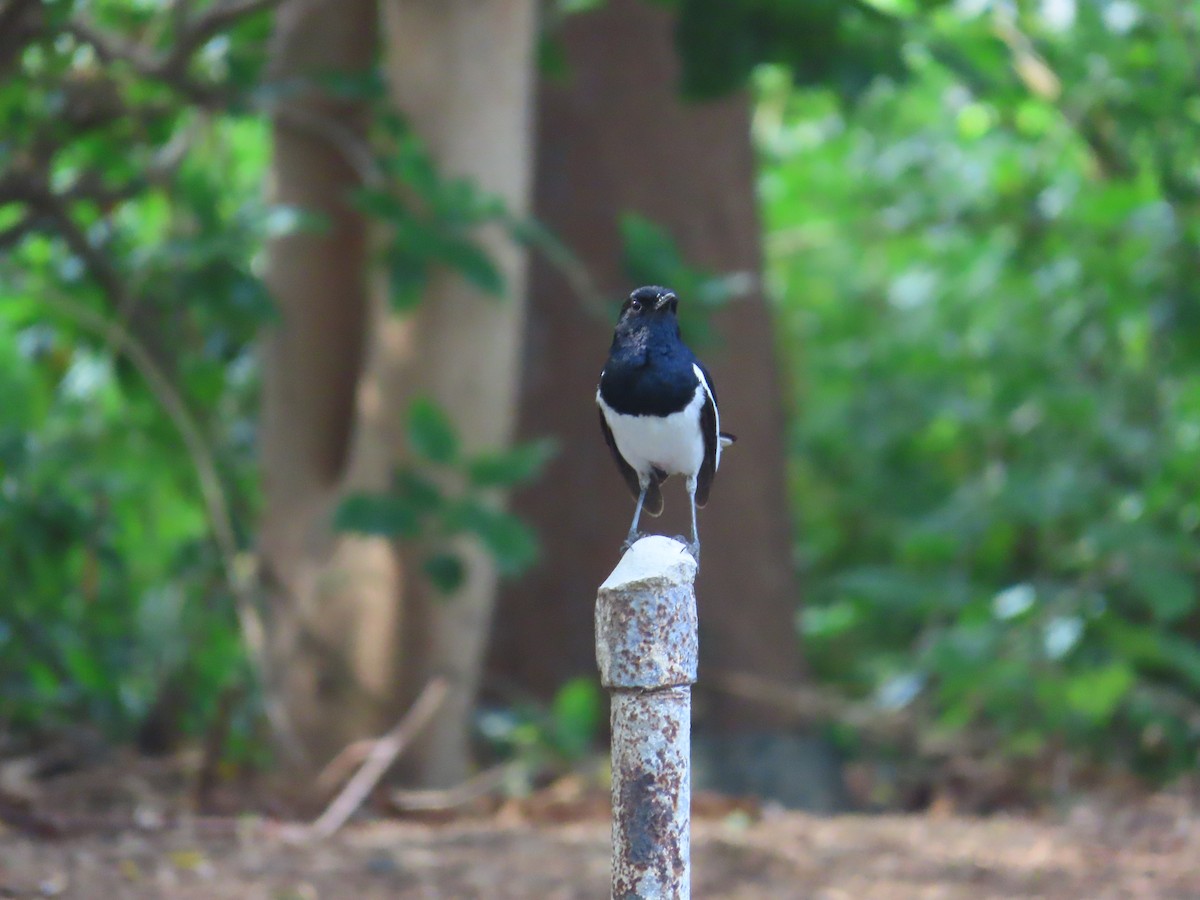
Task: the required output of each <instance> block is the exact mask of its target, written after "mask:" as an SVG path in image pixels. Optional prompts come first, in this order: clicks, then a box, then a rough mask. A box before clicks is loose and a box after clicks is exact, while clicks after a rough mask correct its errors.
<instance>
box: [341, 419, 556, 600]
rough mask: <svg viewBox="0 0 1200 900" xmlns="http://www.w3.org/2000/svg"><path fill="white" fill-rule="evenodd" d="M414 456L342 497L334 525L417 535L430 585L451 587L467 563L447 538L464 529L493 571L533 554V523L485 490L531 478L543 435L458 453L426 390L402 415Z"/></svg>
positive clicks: (548, 452)
mask: <svg viewBox="0 0 1200 900" xmlns="http://www.w3.org/2000/svg"><path fill="white" fill-rule="evenodd" d="M406 426H407V427H406V429H405V430H406V434H407V436H408V449H409V450H410V451H411V453H412V455H413V461H412V462H411V463H410V464H408V465H406V466H403V467H401V468H400V469H398V470H397V471H396V473H395V476H394V478H393V483H392V487H391V490H389V491H388V492H386V493H381V494H354V495H352V496H349V497H347V498H346V499H345V500H344V501H343V502H342V504H341V505H340V506H339V507H338V510H337V512H336V514H335V516H334V525H335V526H336V527H337V528H341V529H343V530H347V531H359V532H363V533H365V534H375V535H384V536H388V537H395V538H399V539H402V540H410V541H418V542H420V543H421V544H423V545H425V546H427V547H430V548H433V549H432V550H430V552H429V553H428V555H427V556H426V558H425V561H424V562H423V563H422V567H423V570H424V572H425V574H426V575H427V576H428V577H429V578H430V580H431V582H432V583H433V585H434V586H435V587H436V588H438V590H439V591H441V592H442V593H445V594H452V593H453V592H454V591H455V590H457V589H458V588H459V587H460V586H461V585H462V582H463V580H464V579H465V578H466V575H467V571H466V565H465V563H464V562H463V560H462V559H461V558H460V557H459V556H458V555H457V554H456V553H454V552H453V550H452V549H451V541H452V540H453V539H454V538H457V537H459V536H464V535H465V536H470V537H472V538H474V539H475V540H477V541H479V543H480V544H481V545H482V546H483V547H484V548H485V549H486V550H487V551H488V553H489V555H490V556H491V557H492V558H493V559H494V560H495V561H496V564H497V567H498V568H499V570H500V572H501V573H503V574H505V575H517V574H519V573H521V572H523V571H524V570H525V569H526V568H528V567H529V566H530V565H532V564H533V563H534V562H535V561H536V559H537V553H538V542H537V536H536V535H535V534H534V532H533V530H532V529H531V528H530V527H529V526H528V525H526V524H525V523H524V522H523V521H522V520H521V519H519V518H518V517H517V516H515V515H513V514H512V513H509V512H506V511H504V510H503V509H502V508H501V507H500V506H499V505H498V503H497V502H496V500H495V499H494V498H493V497H492V496H491V495H492V494H494V493H495V490H496V489H497V488H512V487H516V486H517V485H519V484H523V483H525V482H527V481H529V480H531V479H533V478H536V477H537V475H538V473H539V472H540V471H541V468H542V466H543V465H544V464H545V463H546V462H547V461H549V459H550V457H551V456H552V455H553V452H554V447H553V444H552V443H551V442H550V441H534V442H530V443H527V444H521V445H518V446H516V447H513V448H511V449H509V450H502V451H491V452H487V453H479V454H472V455H470V456H467V457H463V456H462V454H461V450H460V442H459V438H458V433H457V431H456V430H455V428H454V425H453V424H452V423H451V422H450V420H449V419H448V418H447V417H446V415H445V413H444V412H443V411H442V409H441V407H440V406H438V405H437V404H436V403H434V402H433V401H432V400H430V399H429V398H425V397H419V398H417V399H416V400H414V401H413V402H412V404H411V405H410V406H409V409H408V415H407V418H406Z"/></svg>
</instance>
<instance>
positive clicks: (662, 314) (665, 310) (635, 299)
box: [618, 285, 679, 325]
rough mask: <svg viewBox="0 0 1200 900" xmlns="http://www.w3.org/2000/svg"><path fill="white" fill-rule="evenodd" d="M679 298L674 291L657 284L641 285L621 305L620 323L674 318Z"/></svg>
mask: <svg viewBox="0 0 1200 900" xmlns="http://www.w3.org/2000/svg"><path fill="white" fill-rule="evenodd" d="M678 308H679V298H678V297H676V296H675V293H674V291H671V290H670V289H668V288H665V287H658V286H657V285H650V286H649V287H640V288H638V289H637V290H636V291H634V292H633V293H632V294H630V295H629V299H628V300H626V301H625V303H624V305H623V306H622V307H621V318H620V319H619V320H618V321H619V323H620V324H630V325H632V324H634V323H642V322H645V323H649V322H651V321H653V320H655V319H674V318H675V313H676V311H677V310H678Z"/></svg>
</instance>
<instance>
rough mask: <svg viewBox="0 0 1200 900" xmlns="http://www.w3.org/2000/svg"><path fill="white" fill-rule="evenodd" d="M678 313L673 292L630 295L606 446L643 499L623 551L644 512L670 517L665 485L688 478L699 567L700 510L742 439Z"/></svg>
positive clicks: (609, 377)
mask: <svg viewBox="0 0 1200 900" xmlns="http://www.w3.org/2000/svg"><path fill="white" fill-rule="evenodd" d="M678 310H679V298H678V297H676V296H675V293H674V292H673V291H671V290H669V289H668V288H665V287H659V286H657V285H649V286H647V287H640V288H638V289H637V290H635V291H634V292H633V293H631V294H630V295H629V299H627V300H626V301H625V302H624V304H623V305H622V306H621V313H620V317H619V318H618V320H617V326H616V329H615V330H614V332H613V339H612V346H611V347H610V348H609V353H608V360H607V361H606V362H605V363H604V368H603V369H602V370H601V372H600V383H599V384H598V385H597V387H596V404H597V406H598V407H599V409H600V430H601V431H602V432H603V433H604V441H605V443H607V444H608V449H609V450H610V451H611V452H612V457H613V459H614V460H615V461H616V464H617V468H618V469H619V470H620V472H621V476H622V477H623V478H624V479H625V484H626V485H628V487H629V490H630V491H631V492H632V493H633V496H634V497H636V498H637V506H636V507H635V509H634V512H633V523H632V524H631V525H630V526H629V534H628V536H627V537H626V540H625V543H624V545H623V549H628V548H629V547H631V546H632V545H633V544H634V542H636V541H637V540H638V538H640V537H641V535H640V534H639V533H638V530H637V529H638V523H639V521H640V520H641V516H642V513H643V512H645V513H647V514H649V515H651V516H658V515H660V514H661V513H662V511H663V497H662V491H661V489H660V485H661V484H662V482H663V481H665V480H666V479H667V478H669V477H670V476H672V475H682V476H684V478H685V479H686V484H687V493H688V499H689V500H690V501H691V507H692V539H691V541H690V542H686V543H685V546H686V548H687V550H688V552H689V553H690V554H691V555H692V557H693V558H694V559H695V560H696V562H697V563H699V561H700V535H699V533H698V531H697V528H696V509H697V507H699V508H701V509H703V508H704V505H705V504H706V503H707V502H708V494H709V491H710V490H711V488H712V483H713V476H714V475H716V472H717V469H718V468H719V467H720V465H721V451H722V450H723V449H724V448H726V447H728V446H729V445H730V444H732V443H733V442H734V441H735V440H737V438H736V437H734V436H733V435H732V434H728V433H726V432H723V431H721V415H720V412H718V410H717V391H716V388H715V387H714V386H713V380H712V376H711V375H709V373H708V369H706V368H705V367H704V363H702V362H700V360H699V359H697V358H696V354H694V353H693V352H692V351H691V349H690V348H689V347H688V346H687V344H685V343H684V342H683V337H682V335H681V334H680V331H679V319H678V317H677V313H678ZM680 540H681V541H682V538H680Z"/></svg>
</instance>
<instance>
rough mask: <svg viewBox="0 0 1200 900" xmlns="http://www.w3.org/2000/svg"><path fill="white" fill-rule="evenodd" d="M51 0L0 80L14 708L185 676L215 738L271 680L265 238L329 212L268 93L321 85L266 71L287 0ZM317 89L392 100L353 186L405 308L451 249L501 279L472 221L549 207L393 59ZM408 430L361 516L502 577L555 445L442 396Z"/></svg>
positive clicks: (177, 685) (0, 350)
mask: <svg viewBox="0 0 1200 900" xmlns="http://www.w3.org/2000/svg"><path fill="white" fill-rule="evenodd" d="M32 6H33V9H32V10H30V11H28V13H27V14H26V13H22V14H20V15H17V16H16V17H15V18H13V19H12V21H11V22H10V21H9V20H8V19H6V29H7V28H8V26H9V25H10V24H11V25H12V26H13V27H12V32H11V34H10V33H9V32H8V31H6V35H5V40H4V43H5V52H6V53H8V52H10V51H11V52H12V53H13V54H15V55H13V56H11V57H10V56H6V57H5V59H6V60H8V61H10V62H11V63H12V65H11V66H8V65H7V64H6V67H5V70H4V74H5V78H4V79H3V82H2V83H0V120H3V121H4V122H5V123H6V127H5V131H4V134H3V137H2V139H0V396H3V397H4V398H5V400H4V402H2V403H0V584H3V585H4V587H5V591H6V597H11V598H12V602H11V603H8V604H5V605H4V606H3V608H2V609H0V730H3V729H5V728H7V727H9V726H12V725H16V726H20V727H33V726H40V725H48V724H54V723H56V722H66V721H71V720H74V719H76V718H79V717H87V718H89V719H91V720H93V721H95V722H96V723H97V724H99V725H101V726H102V727H104V728H106V729H108V730H109V731H110V732H111V733H112V734H114V735H115V736H119V737H125V736H128V735H129V734H131V733H132V732H133V730H134V729H135V728H136V727H137V726H138V724H139V722H140V721H142V720H143V719H144V718H145V716H146V714H147V712H148V711H149V710H150V709H151V707H153V706H154V705H155V703H156V701H157V699H158V698H160V697H162V696H164V695H167V694H169V693H170V692H171V691H176V690H180V691H181V708H182V709H184V710H185V712H184V720H185V721H184V722H183V723H182V724H183V726H184V729H185V731H188V732H191V733H195V732H196V731H197V730H199V729H201V728H203V727H204V726H205V723H206V722H207V720H208V718H209V717H210V716H211V715H212V714H213V710H214V709H215V705H216V701H217V697H218V695H219V694H220V693H221V692H222V691H225V690H226V689H227V688H228V687H229V686H230V685H236V684H239V683H243V682H251V683H252V682H253V673H252V672H250V671H249V669H250V666H249V664H248V663H247V661H246V660H245V659H244V657H243V652H242V649H241V644H240V641H239V638H238V633H237V626H236V617H235V615H234V609H233V607H234V599H233V597H232V589H231V585H230V584H229V583H228V580H229V576H230V572H231V570H232V569H233V568H234V567H235V566H243V565H245V563H246V560H245V559H243V558H242V554H243V553H244V552H245V548H246V547H248V546H249V545H250V544H251V543H252V537H251V534H252V524H253V520H254V515H255V507H256V500H257V466H256V461H255V432H256V424H255V418H256V412H257V410H256V405H257V393H258V370H257V362H256V354H255V353H254V352H253V348H252V342H253V341H254V340H255V338H256V337H257V335H258V333H259V331H260V329H261V328H262V327H263V325H264V324H267V323H269V322H270V321H271V319H272V318H273V316H274V315H275V312H274V310H273V307H272V305H271V302H270V300H269V298H268V296H267V294H266V291H265V290H264V287H263V284H262V282H261V280H260V278H259V274H258V271H259V270H260V269H261V265H262V259H261V254H262V251H263V248H264V244H265V241H266V240H267V239H268V238H269V237H273V236H279V235H282V234H286V233H288V232H291V231H295V230H300V229H305V230H314V231H319V230H321V229H324V228H327V227H328V222H326V221H325V220H324V219H323V218H322V217H320V216H318V215H316V214H314V213H312V212H311V211H308V210H303V209H294V208H286V207H275V208H270V207H268V206H266V205H265V201H264V198H263V184H264V183H265V181H266V174H267V169H268V165H269V154H270V145H269V130H268V126H269V116H268V115H267V113H269V112H270V109H271V107H272V104H274V103H276V102H277V101H278V100H279V99H281V98H284V97H285V96H289V95H291V93H292V92H294V91H296V90H298V89H299V88H300V87H301V86H298V85H287V86H282V85H278V84H264V83H263V81H262V80H261V74H262V68H263V63H264V56H265V50H266V46H267V37H268V36H269V29H270V17H269V16H268V15H266V14H265V13H260V14H257V15H250V16H243V17H241V18H237V17H233V18H232V19H230V18H228V17H225V16H224V14H223V12H220V8H221V5H220V4H212V3H208V2H204V3H194V4H177V5H162V4H158V5H156V4H145V3H133V2H130V0H89V2H83V0H57V2H51V3H46V4H40V5H39V4H33V5H32ZM312 87H314V88H316V89H318V90H323V91H325V92H326V93H327V94H329V95H332V96H335V97H338V98H341V99H344V100H353V101H357V102H361V103H363V104H365V105H368V106H370V107H371V112H372V133H371V135H370V140H369V142H367V143H364V144H363V145H362V146H361V147H357V148H355V149H356V150H357V151H361V152H360V153H358V155H354V154H351V155H354V159H353V162H354V164H355V165H358V166H360V167H361V169H362V171H361V172H360V174H361V175H362V176H363V182H364V184H367V185H369V186H370V187H369V188H365V189H363V190H362V191H361V192H359V193H358V194H357V195H356V196H355V197H354V198H350V199H351V200H353V201H356V202H357V203H358V204H359V206H360V208H362V209H364V210H365V211H367V212H368V213H369V214H371V215H372V216H374V217H376V218H377V219H379V220H380V222H381V224H382V225H383V226H384V227H383V228H381V229H380V230H379V231H380V234H381V236H383V237H384V238H385V246H384V248H383V254H384V257H385V259H384V262H385V264H386V266H387V270H388V271H389V272H390V273H391V275H392V284H393V291H392V295H393V298H394V300H395V306H396V307H397V308H398V309H400V310H405V309H408V308H411V307H412V305H413V304H414V303H415V302H416V300H417V299H418V297H419V295H420V290H421V289H422V288H423V287H424V285H425V284H426V283H427V282H428V279H429V278H430V277H431V275H432V274H433V273H434V272H435V271H436V270H438V269H449V270H452V271H455V272H457V273H458V274H460V275H461V276H462V277H463V278H465V279H466V280H468V281H469V282H471V283H472V284H474V285H475V286H477V287H479V288H480V289H481V290H483V291H484V292H486V293H489V294H493V295H500V294H502V293H503V291H504V288H505V286H504V283H503V279H502V278H501V275H500V272H499V269H498V268H497V267H496V265H495V264H494V262H493V261H492V259H491V258H490V256H489V255H488V253H487V252H485V249H484V247H483V245H482V243H480V242H479V240H478V237H477V232H478V230H479V228H480V227H481V226H483V225H488V224H495V225H499V226H500V227H502V228H505V229H507V230H508V231H509V232H510V233H511V234H512V235H513V236H514V237H516V238H518V239H520V240H523V241H525V240H535V241H536V240H538V239H539V232H538V229H537V226H536V223H530V222H521V221H516V220H515V218H514V217H512V216H511V215H510V214H509V213H508V211H507V210H506V209H505V208H504V206H503V204H502V203H500V202H499V201H498V200H497V199H496V198H493V197H489V196H487V195H485V194H484V193H483V192H481V191H479V190H478V188H477V187H476V186H475V185H474V184H473V183H471V182H469V181H465V180H461V179H452V178H447V177H444V176H443V175H442V174H440V173H439V172H438V171H437V170H436V168H435V166H434V165H433V163H432V161H431V158H430V156H429V154H428V152H427V151H426V150H425V149H424V148H423V147H422V146H421V144H420V142H419V141H417V140H416V138H415V136H414V135H413V134H412V133H411V131H410V130H409V129H408V128H407V126H406V125H405V123H404V122H403V120H402V119H400V118H399V117H398V116H396V115H395V114H394V113H392V112H391V111H390V110H389V109H388V108H387V102H386V97H385V95H384V93H385V92H384V89H383V82H382V80H381V79H380V78H379V77H378V74H377V73H375V72H366V73H334V74H330V75H327V76H323V77H321V78H317V79H314V83H313V85H312ZM350 140H351V141H353V140H354V137H353V135H350ZM118 336H119V337H118ZM131 348H132V349H131ZM181 423H182V424H181ZM407 426H408V440H409V442H410V445H411V447H412V449H413V452H414V460H413V464H412V466H411V467H408V468H405V469H404V470H402V471H400V472H397V473H396V475H395V484H394V489H393V491H391V492H389V494H388V495H387V496H383V497H377V496H368V495H362V496H356V497H351V498H348V499H347V501H346V504H345V506H344V507H343V508H342V509H341V510H339V512H338V520H339V522H340V523H342V524H344V525H346V526H347V527H354V528H356V529H358V530H362V531H367V532H370V533H374V534H386V535H389V536H398V537H403V538H410V539H417V538H418V537H420V538H422V539H428V540H429V541H430V548H431V552H430V554H429V556H428V558H427V559H426V562H425V565H424V572H425V574H426V575H427V576H428V577H429V579H430V580H431V582H432V583H434V584H435V585H437V586H438V588H439V589H441V590H443V591H446V592H452V591H453V590H455V589H456V588H457V587H458V586H459V585H460V584H461V582H462V581H463V579H464V578H465V577H466V574H467V573H466V571H465V569H464V566H463V564H462V562H461V560H460V559H458V558H457V556H455V555H453V554H451V553H448V552H444V548H442V547H441V543H444V542H445V541H446V540H449V538H451V537H454V536H456V535H464V536H471V537H473V538H474V539H476V540H478V541H480V542H481V543H482V544H483V545H484V546H485V547H487V548H488V550H489V552H492V553H494V554H495V555H496V556H497V557H498V558H499V560H500V563H501V568H502V569H503V570H504V571H507V572H511V571H517V570H519V569H520V568H521V567H522V566H524V565H527V564H528V563H529V562H530V561H531V560H532V559H533V558H534V557H535V555H536V541H535V539H534V537H533V535H532V534H531V532H530V531H529V530H528V528H527V527H526V526H524V524H523V523H521V522H519V521H517V520H516V519H514V518H512V517H510V516H508V515H507V514H505V513H503V512H501V511H499V508H498V505H497V504H496V501H495V498H494V496H493V495H494V494H496V492H497V490H498V489H503V488H506V487H509V486H511V485H513V484H516V483H519V482H521V481H523V480H525V479H527V478H530V477H533V476H534V475H535V473H536V472H537V470H538V469H539V467H540V464H541V462H542V461H544V460H545V458H546V457H547V448H546V447H545V446H544V445H540V444H539V445H531V446H528V447H522V448H516V449H514V450H511V451H505V452H495V453H490V454H475V455H471V456H470V457H469V458H462V452H461V449H460V447H459V441H458V437H457V431H456V429H455V428H454V427H453V426H452V425H451V423H449V422H448V421H446V416H445V415H444V413H443V412H442V410H441V409H440V408H439V407H437V406H436V405H435V404H432V403H430V402H428V401H423V402H421V403H418V404H416V405H414V408H413V410H412V411H411V415H410V416H409V419H408V422H407ZM189 427H190V428H191V429H192V430H194V432H195V436H194V442H193V443H192V444H189V443H187V442H185V441H183V440H181V431H180V429H181V428H182V429H185V430H186V429H187V428H189ZM195 443H198V444H200V445H202V447H203V448H204V449H205V452H207V453H210V454H211V456H212V463H213V465H214V467H215V469H216V480H217V481H218V482H219V483H217V484H215V485H209V487H208V490H209V491H215V492H217V493H219V494H220V495H221V497H222V498H223V501H224V502H225V503H226V504H227V505H228V506H229V511H230V515H231V518H232V521H231V522H229V523H228V524H229V525H230V527H231V528H232V530H233V532H234V536H233V538H232V543H233V546H228V545H226V544H228V543H229V542H228V541H224V540H223V541H222V545H221V546H219V547H218V546H216V545H215V544H214V534H215V533H216V531H219V530H220V529H219V528H214V523H213V519H212V515H213V513H212V511H211V510H209V509H207V508H206V505H205V502H204V500H203V492H202V491H201V490H200V489H199V488H198V471H199V470H198V461H197V460H196V459H195V458H193V453H194V444H195ZM455 482H461V483H462V487H461V489H458V488H456V489H454V490H451V489H450V488H451V485H452V484H453V483H455ZM431 523H432V530H430V524H431ZM435 543H436V544H437V546H435ZM242 695H244V696H247V697H250V698H251V699H253V696H254V695H253V691H249V692H242ZM251 705H252V704H251ZM251 712H252V710H251ZM234 718H235V721H237V722H239V723H241V722H243V721H244V723H245V725H246V727H247V728H250V727H251V725H252V722H251V721H249V720H250V719H251V718H252V716H243V715H241V712H240V711H239V712H238V713H237V714H236V715H235V717H234ZM232 740H233V742H234V743H239V742H240V743H242V744H246V743H247V742H248V741H249V740H250V737H249V736H248V735H244V734H234V735H233V736H232Z"/></svg>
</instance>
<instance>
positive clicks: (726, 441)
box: [721, 431, 737, 450]
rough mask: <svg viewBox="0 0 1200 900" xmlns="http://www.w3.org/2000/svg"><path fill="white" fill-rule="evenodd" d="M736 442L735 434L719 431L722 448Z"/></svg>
mask: <svg viewBox="0 0 1200 900" xmlns="http://www.w3.org/2000/svg"><path fill="white" fill-rule="evenodd" d="M736 442H737V435H736V434H730V433H729V432H728V431H722V432H721V449H722V450H724V449H725V448H726V447H728V446H729V445H730V444H733V443H736Z"/></svg>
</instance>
